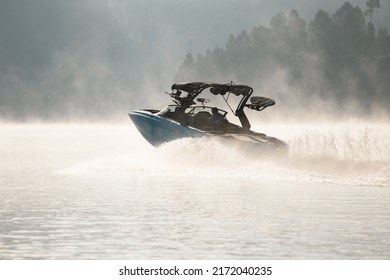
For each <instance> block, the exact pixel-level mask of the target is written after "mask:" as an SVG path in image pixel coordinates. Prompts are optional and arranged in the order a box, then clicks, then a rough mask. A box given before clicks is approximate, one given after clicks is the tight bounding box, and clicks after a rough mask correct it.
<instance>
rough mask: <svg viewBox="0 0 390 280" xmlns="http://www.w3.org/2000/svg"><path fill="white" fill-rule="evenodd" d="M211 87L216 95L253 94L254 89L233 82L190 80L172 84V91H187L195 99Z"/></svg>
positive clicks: (211, 90)
mask: <svg viewBox="0 0 390 280" xmlns="http://www.w3.org/2000/svg"><path fill="white" fill-rule="evenodd" d="M207 88H210V92H211V93H212V94H214V95H218V94H220V95H225V94H226V93H233V94H235V95H237V96H240V95H243V96H247V95H251V94H252V92H253V89H252V88H251V87H249V86H246V85H235V84H233V82H231V83H228V84H219V83H211V82H190V83H176V84H173V85H172V91H174V90H176V91H177V92H180V91H185V92H187V93H188V96H187V97H188V98H192V100H193V99H195V97H196V96H198V95H199V94H200V93H201V92H202V91H203V90H205V89H207Z"/></svg>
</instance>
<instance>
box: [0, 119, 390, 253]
mask: <svg viewBox="0 0 390 280" xmlns="http://www.w3.org/2000/svg"><path fill="white" fill-rule="evenodd" d="M257 126H258V127H256V130H258V131H262V132H265V133H266V134H269V135H272V136H276V137H279V138H281V139H282V140H284V141H286V142H287V143H288V144H289V146H290V151H289V154H288V155H286V156H279V155H277V156H272V155H263V154H259V153H258V152H255V151H250V150H247V149H243V150H242V149H240V147H234V146H232V145H229V144H227V143H226V142H223V141H221V140H218V139H215V138H209V139H207V138H204V139H203V138H202V139H181V140H178V141H174V142H171V143H167V144H165V145H163V146H161V147H160V148H158V149H155V148H154V147H152V146H151V145H149V143H147V142H146V141H145V140H144V139H143V138H142V136H141V135H140V134H139V133H138V131H136V129H135V128H134V127H133V126H132V125H131V124H129V125H123V124H119V125H108V124H107V125H101V124H23V125H22V124H17V125H14V124H3V125H1V127H0V132H1V133H0V147H1V148H0V155H1V161H0V189H1V193H2V195H1V197H0V205H2V206H1V207H0V224H1V226H0V228H1V230H0V258H2V259H21V258H23V259H24V258H28V259H30V258H38V259H53V258H54V259H63V258H65V259H69V258H71V259H118V258H124V259H125V258H127V259H128V258H131V259H139V258H141V259H142V258H146V259H161V258H162V259H164V258H165V259H166V258H170V259H171V258H173V259H176V258H179V259H191V258H197V259H210V258H211V259H213V258H216V259H230V258H240V259H247V258H249V259H261V258H267V259H291V258H304V259H313V258H316V259H351V258H352V259H372V258H375V259H378V258H379V259H382V258H388V257H389V255H388V252H389V250H388V249H389V248H390V240H389V239H388V238H387V236H390V235H389V233H390V225H389V223H388V217H389V214H390V208H389V203H388V197H389V192H390V188H389V187H390V178H389V174H390V173H389V166H390V165H389V163H390V153H389V148H388V147H389V142H388V141H389V125H388V124H383V123H382V124H379V123H378V124H375V123H368V122H360V121H347V122H342V123H317V124H314V123H312V124H303V125H302V124H300V125H296V124H267V125H264V124H258V125H257Z"/></svg>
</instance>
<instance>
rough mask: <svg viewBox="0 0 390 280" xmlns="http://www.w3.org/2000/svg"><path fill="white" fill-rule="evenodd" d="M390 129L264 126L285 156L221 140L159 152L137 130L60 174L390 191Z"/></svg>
mask: <svg viewBox="0 0 390 280" xmlns="http://www.w3.org/2000/svg"><path fill="white" fill-rule="evenodd" d="M389 128H390V126H389V125H387V124H373V123H366V122H359V121H348V122H343V123H337V124H334V123H328V124H315V125H314V124H308V125H299V126H298V125H292V124H287V125H285V124H281V125H275V124H272V125H262V126H261V129H258V130H260V131H264V132H265V133H266V134H268V133H270V134H272V135H275V136H276V137H278V138H280V139H283V140H285V141H286V142H287V144H288V145H289V152H288V154H285V155H282V154H279V153H276V154H270V153H261V152H259V151H258V150H255V149H250V148H247V147H242V146H239V145H237V146H232V144H231V142H228V141H224V139H222V138H218V137H203V138H183V139H178V140H175V141H172V142H169V143H166V144H163V145H161V146H160V147H159V148H157V149H155V148H153V147H151V146H149V145H148V144H147V143H144V142H142V139H141V138H140V136H139V134H138V132H136V131H135V129H134V128H133V130H132V132H131V138H132V139H139V141H133V142H132V141H131V139H130V140H129V137H121V139H123V142H121V144H120V146H118V147H116V149H115V150H114V151H113V152H107V153H106V154H101V155H99V156H97V157H96V158H95V159H93V160H88V161H84V162H81V163H79V164H76V165H73V166H71V167H69V168H66V169H62V170H61V171H60V173H62V174H64V173H67V174H69V173H72V174H75V173H78V174H96V175H98V174H103V175H104V176H105V175H107V174H111V175H115V174H117V175H120V176H125V175H130V176H138V177H143V178H145V177H156V176H157V177H159V178H166V179H167V180H168V179H169V178H171V179H174V180H179V179H180V178H181V179H184V178H186V177H190V178H192V179H193V178H199V179H201V178H205V179H206V178H207V179H210V178H216V179H218V178H219V179H221V180H222V179H229V178H234V179H237V180H240V179H245V180H247V179H249V180H255V181H263V182H275V181H283V182H286V183H288V182H302V183H303V184H304V183H325V184H343V185H355V186H356V185H367V186H388V187H390V129H389ZM126 129H128V127H127V128H126ZM127 136H129V135H127ZM113 137H114V136H113ZM118 138H119V137H117V136H116V137H115V139H118ZM175 178H176V179H175Z"/></svg>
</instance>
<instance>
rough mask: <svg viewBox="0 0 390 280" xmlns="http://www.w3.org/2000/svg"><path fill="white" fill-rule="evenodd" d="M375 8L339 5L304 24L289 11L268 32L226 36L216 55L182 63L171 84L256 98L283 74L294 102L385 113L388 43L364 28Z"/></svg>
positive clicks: (372, 1)
mask: <svg viewBox="0 0 390 280" xmlns="http://www.w3.org/2000/svg"><path fill="white" fill-rule="evenodd" d="M379 8H380V3H379V0H369V1H368V2H367V10H366V11H365V12H363V11H362V10H361V8H360V7H358V6H353V5H351V4H350V3H349V2H345V3H344V4H343V5H342V6H341V7H340V8H339V9H338V10H337V11H336V12H335V13H334V14H333V15H330V14H329V13H328V12H326V11H323V10H319V11H318V12H317V13H316V15H315V17H314V19H313V20H312V21H311V22H309V23H308V24H307V23H306V21H305V20H303V19H302V18H300V16H299V14H298V12H297V11H295V10H293V11H291V13H290V14H289V15H286V14H285V13H283V12H280V13H278V14H277V15H275V16H274V17H272V18H271V20H270V24H269V26H268V27H267V26H259V27H254V28H253V29H252V30H251V31H250V32H247V31H245V30H244V31H242V32H241V33H240V34H238V35H237V36H233V35H231V36H230V37H229V39H228V41H227V43H226V46H225V47H224V48H217V49H215V50H212V51H210V50H209V51H207V52H206V54H204V55H199V56H198V57H197V59H196V60H193V59H189V57H188V56H187V57H186V59H185V61H184V63H183V64H182V65H181V67H180V68H179V72H178V75H177V77H176V80H182V78H184V77H185V80H197V79H199V80H210V79H215V80H217V81H226V82H229V81H230V80H237V81H239V82H242V83H250V84H252V85H255V86H256V87H258V88H260V90H261V89H262V88H264V87H265V86H264V85H266V84H267V83H269V80H272V79H273V78H274V77H275V76H277V75H278V73H280V72H283V73H284V75H283V81H279V83H280V82H283V83H285V84H286V87H287V88H289V89H294V90H296V89H298V90H296V91H294V94H295V96H294V98H297V97H304V98H307V97H308V96H317V97H319V98H321V99H326V100H333V101H334V103H335V104H337V105H336V106H338V107H339V108H344V107H345V105H346V104H349V103H352V102H351V101H353V102H354V103H357V104H359V108H360V109H362V108H363V109H365V111H366V112H369V111H370V110H374V108H376V105H378V104H379V106H381V107H382V108H385V110H387V111H388V108H390V93H389V90H388V89H389V88H390V36H389V34H388V32H387V30H386V29H385V28H379V29H378V31H377V32H376V30H375V27H374V24H373V23H372V17H373V14H374V13H375V11H376V10H378V9H379ZM365 16H367V17H368V21H366V19H365ZM191 58H192V56H191ZM275 87H276V86H275ZM275 94H276V95H278V94H279V95H283V94H284V95H283V96H281V99H282V98H286V97H289V96H291V95H289V93H275ZM297 95H298V96H297ZM386 108H387V109H386Z"/></svg>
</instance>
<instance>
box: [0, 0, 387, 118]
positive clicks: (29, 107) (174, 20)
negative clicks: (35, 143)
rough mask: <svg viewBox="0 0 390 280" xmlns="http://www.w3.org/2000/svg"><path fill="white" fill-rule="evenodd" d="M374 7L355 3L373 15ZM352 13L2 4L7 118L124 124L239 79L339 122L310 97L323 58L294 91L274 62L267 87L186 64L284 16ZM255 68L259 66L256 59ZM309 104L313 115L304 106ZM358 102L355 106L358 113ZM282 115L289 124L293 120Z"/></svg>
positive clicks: (215, 5)
mask: <svg viewBox="0 0 390 280" xmlns="http://www.w3.org/2000/svg"><path fill="white" fill-rule="evenodd" d="M365 2H366V1H350V3H351V4H352V5H353V6H355V5H359V6H360V7H361V9H362V10H363V11H364V10H365V9H366V6H365ZM342 4H343V1H336V0H333V1H327V2H326V3H323V2H322V1H300V2H299V4H298V3H293V2H291V1H287V0H285V1H277V3H276V1H273V2H271V3H270V2H269V1H252V0H242V1H237V0H228V1H223V0H214V1H205V0H199V1H191V0H187V1H176V0H167V1H157V0H156V1H137V0H132V1H124V0H123V1H120V0H117V1H115V0H111V1H109V0H106V1H104V0H96V1H92V0H84V1H76V0H69V1H57V0H54V1H52V0H37V1H27V0H24V1H11V0H5V1H1V3H0V119H2V120H5V121H9V120H13V121H32V120H37V121H40V120H50V121H52V120H54V121H58V120H68V119H70V120H75V119H77V120H111V119H122V118H126V112H127V111H128V110H129V109H135V108H139V107H156V108H161V107H163V106H165V105H166V103H167V102H169V99H168V98H167V96H166V95H165V94H164V91H168V90H169V89H170V86H171V84H172V83H174V82H178V81H181V80H182V79H181V78H183V79H184V78H186V79H187V78H188V79H189V80H196V79H206V78H207V79H210V78H212V79H216V82H230V80H232V79H233V80H234V81H235V82H237V83H249V84H251V85H253V86H254V87H255V90H256V91H257V94H258V95H266V96H267V95H268V96H270V97H271V98H276V99H277V106H278V105H280V106H281V107H280V108H281V109H283V110H282V111H281V112H283V114H284V113H285V112H287V111H294V112H298V111H299V112H302V108H303V107H306V108H307V107H308V105H309V104H310V103H317V104H325V105H324V106H322V105H321V107H322V108H323V109H324V113H325V115H331V114H332V112H333V110H334V103H333V101H332V100H330V101H329V100H324V97H323V96H322V95H321V94H320V93H318V92H314V93H313V94H312V96H311V97H310V98H308V96H309V93H308V89H310V88H312V85H317V84H319V83H322V82H323V80H322V79H321V75H322V73H317V72H316V71H320V70H321V69H320V68H318V67H314V68H311V67H310V64H307V63H310V62H312V63H314V64H315V65H317V64H316V63H315V62H316V61H317V60H318V59H321V58H320V57H318V56H316V55H313V53H309V54H307V57H306V58H305V59H304V60H303V61H304V62H305V67H306V68H307V69H308V73H310V75H309V76H308V77H307V79H306V80H305V84H304V85H303V86H302V84H300V85H299V86H296V85H292V84H291V83H289V79H290V78H291V77H290V76H289V75H290V73H289V71H288V69H286V68H283V67H279V66H281V65H280V64H274V63H270V62H269V61H268V62H265V64H264V65H267V66H266V68H264V69H268V70H269V71H268V72H267V73H266V75H262V76H263V77H266V78H267V79H265V78H262V81H261V83H260V82H259V81H258V80H257V79H256V76H252V77H251V78H248V77H249V76H244V75H243V73H227V75H225V76H222V75H220V73H219V72H218V69H216V72H214V73H212V75H207V76H206V77H205V76H204V75H193V76H185V74H186V72H185V71H182V70H183V68H182V63H183V61H185V57H186V55H187V54H188V53H191V54H192V55H193V57H194V58H196V57H197V56H205V54H206V53H207V50H208V49H210V50H214V49H216V48H225V47H226V45H227V44H228V42H229V36H230V35H233V37H235V38H236V37H237V36H239V35H240V34H242V31H243V30H246V32H251V30H253V28H260V27H261V26H265V27H267V28H268V27H269V26H270V22H271V20H272V18H273V17H274V16H275V15H277V14H278V13H279V12H284V13H286V14H287V15H288V14H289V13H290V11H291V10H293V9H295V10H296V11H297V12H298V13H299V16H300V18H302V19H303V20H305V21H306V23H309V22H310V21H312V20H313V19H314V17H315V15H316V13H317V11H318V10H319V9H323V10H325V11H327V12H328V13H329V14H331V15H332V14H333V13H334V12H335V11H336V10H337V9H339V8H340V6H341V5H342ZM389 8H390V6H389V3H388V2H385V1H382V2H381V8H380V9H378V11H377V12H376V13H375V14H374V16H373V23H374V24H375V27H378V28H379V27H381V26H382V27H387V28H388V27H389V26H390V24H389V21H388V17H387V15H388V11H389ZM366 21H368V19H366ZM301 54H304V53H303V52H302V53H301ZM292 57H294V56H293V55H292ZM247 59H252V58H251V56H250V53H249V54H247ZM237 63H238V64H240V63H243V64H245V62H241V61H237ZM266 63H268V64H266ZM264 69H256V71H259V70H261V71H265V70H264ZM312 69H314V70H315V71H312ZM256 71H255V72H256ZM183 73H184V74H183ZM221 73H222V72H221ZM257 73H259V72H257ZM260 74H264V73H263V72H261V73H260ZM344 74H345V75H346V79H345V80H347V81H348V83H346V84H343V86H345V85H348V84H349V85H350V86H349V87H348V90H350V91H354V90H355V89H356V88H357V87H359V84H357V83H356V81H355V77H351V78H350V77H348V73H344ZM370 77H371V76H370ZM374 82H376V81H374ZM380 82H381V81H380ZM306 83H307V84H308V85H307V84H306ZM324 88H325V87H317V88H316V90H322V89H324ZM287 97H289V98H287ZM368 98H370V97H369V96H368ZM374 98H375V96H374ZM302 100H305V101H304V103H305V105H306V106H301V105H302ZM381 100H382V99H381ZM385 100H388V99H385ZM320 101H324V103H318V102H320ZM354 103H355V101H351V102H349V103H348V104H349V105H350V106H352V107H354ZM378 103H379V104H375V106H379V108H380V110H375V109H374V108H370V112H371V113H372V112H373V111H375V112H377V113H378V112H380V113H378V115H379V116H382V115H384V116H387V112H386V109H383V107H381V106H380V105H381V104H380V103H381V102H378ZM349 105H348V106H349ZM294 106H296V107H294ZM359 106H360V105H358V106H357V107H359ZM316 108H318V106H317V107H316ZM385 108H386V107H385ZM337 109H338V110H339V109H340V108H337ZM273 111H274V112H275V111H277V110H276V109H273ZM308 111H309V113H310V114H311V113H318V112H317V109H315V110H308ZM313 111H314V112H313ZM352 111H353V110H352ZM353 113H356V111H353ZM278 114H279V118H280V116H282V115H283V114H282V113H277V116H278ZM265 116H267V115H265Z"/></svg>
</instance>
